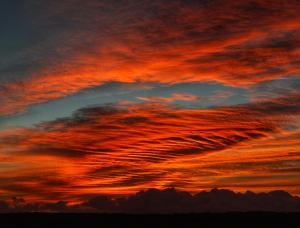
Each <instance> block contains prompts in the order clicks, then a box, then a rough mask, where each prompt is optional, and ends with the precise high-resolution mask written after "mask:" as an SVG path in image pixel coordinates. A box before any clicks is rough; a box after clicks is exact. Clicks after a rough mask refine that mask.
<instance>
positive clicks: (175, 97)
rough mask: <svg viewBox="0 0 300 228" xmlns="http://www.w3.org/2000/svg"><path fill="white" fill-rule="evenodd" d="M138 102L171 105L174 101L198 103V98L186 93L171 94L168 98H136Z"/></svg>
mask: <svg viewBox="0 0 300 228" xmlns="http://www.w3.org/2000/svg"><path fill="white" fill-rule="evenodd" d="M137 98H138V99H139V100H142V101H148V102H166V103H171V102H174V101H198V100H199V99H200V97H199V96H196V95H193V94H187V93H173V94H172V95H171V96H170V97H155V96H154V97H137Z"/></svg>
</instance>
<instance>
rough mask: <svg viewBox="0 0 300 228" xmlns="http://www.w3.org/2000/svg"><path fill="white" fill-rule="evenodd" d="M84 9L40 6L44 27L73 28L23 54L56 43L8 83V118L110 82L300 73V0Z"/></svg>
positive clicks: (238, 79) (253, 78) (232, 80)
mask: <svg viewBox="0 0 300 228" xmlns="http://www.w3.org/2000/svg"><path fill="white" fill-rule="evenodd" d="M36 4H37V5H39V3H35V5H34V6H35V7H36ZM29 6H30V5H29ZM80 6H81V7H78V8H77V7H76V6H75V5H72V4H70V3H69V1H60V3H51V7H46V8H44V7H42V6H40V7H37V8H38V9H39V10H38V12H35V11H33V10H34V9H35V8H34V7H33V8H32V12H35V13H36V14H37V15H38V16H36V14H32V15H33V16H32V17H33V18H32V20H35V21H36V23H37V24H38V26H40V27H46V28H47V26H49V25H48V23H49V21H50V22H51V21H52V20H54V18H55V20H56V19H57V18H63V22H64V23H65V21H68V22H69V23H71V24H70V25H69V24H67V25H68V26H67V25H66V28H65V30H64V32H63V33H62V34H59V35H60V36H58V35H57V34H55V35H53V37H52V36H51V35H50V36H49V41H47V42H45V43H42V44H40V45H39V46H37V47H35V48H33V49H32V50H31V51H28V52H25V53H22V54H23V55H24V56H28V58H29V57H31V56H36V55H38V56H39V55H42V54H41V53H43V51H45V52H46V53H48V52H47V51H48V49H51V47H52V46H51V45H53V44H52V43H55V44H56V45H57V46H55V47H53V48H52V49H55V51H54V54H53V56H52V55H50V54H49V55H50V57H47V58H46V57H44V58H42V60H39V62H38V63H39V64H38V66H39V67H37V69H36V70H34V69H33V70H31V72H30V73H28V75H27V76H26V77H21V79H17V80H15V81H13V82H11V81H10V80H9V79H8V80H7V81H4V83H2V85H1V87H0V94H1V95H2V96H1V98H0V99H1V100H0V102H1V103H2V104H4V105H1V108H0V113H1V114H2V115H3V114H9V113H14V112H17V111H20V110H24V109H26V107H28V105H31V104H36V103H40V102H46V101H48V100H52V99H57V98H60V97H63V96H66V95H69V94H73V93H76V92H78V91H79V90H81V89H84V88H87V87H91V86H97V85H101V84H103V83H105V82H107V81H120V82H134V81H147V82H149V81H151V82H152V81H156V82H162V83H178V82H194V81H212V80H215V81H218V82H222V83H226V84H230V85H235V86H249V85H252V84H256V83H259V82H263V81H268V80H272V79H275V78H282V77H287V76H290V75H295V74H298V73H299V72H300V68H299V45H298V44H299V38H300V35H299V29H300V23H299V21H300V16H299V11H300V4H299V1H297V0H289V1H284V2H283V1H270V0H268V1H261V0H256V1H252V0H251V1H250V0H249V1H248V0H247V1H233V0H226V1H225V2H224V1H220V0H215V1H210V2H206V3H197V2H190V3H184V4H183V3H181V2H180V1H170V2H169V1H167V2H163V3H161V2H160V1H151V2H150V1H146V2H145V3H144V4H141V3H140V1H133V2H131V3H130V4H128V5H126V6H125V5H122V4H119V5H116V4H114V3H102V4H99V3H98V1H89V3H80ZM96 9H101V10H100V11H98V10H96ZM106 12H110V13H109V15H108V14H107V13H106ZM128 12H130V13H128ZM34 16H36V17H38V18H34ZM112 18H114V19H113V20H112ZM37 19H38V20H37ZM72 23H76V28H74V29H73V30H72V28H73V27H74V26H72V25H73V24H72ZM62 26H63V23H62ZM59 38H60V40H57V39H59ZM51 39H53V41H52V42H51ZM43 45H44V46H43ZM49 46H50V47H49ZM45 55H46V54H45ZM21 56H22V55H21ZM42 56H43V55H42ZM40 66H41V67H40ZM30 69H31V68H30ZM19 73H20V74H23V72H19Z"/></svg>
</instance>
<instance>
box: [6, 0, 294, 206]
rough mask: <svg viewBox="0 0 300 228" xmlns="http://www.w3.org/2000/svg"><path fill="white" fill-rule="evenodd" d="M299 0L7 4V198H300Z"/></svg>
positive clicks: (24, 0) (20, 0)
mask: <svg viewBox="0 0 300 228" xmlns="http://www.w3.org/2000/svg"><path fill="white" fill-rule="evenodd" d="M299 12H300V2H299V0H244V1H234V0H198V1H192V0H186V1H183V0H182V1H180V0H172V1H169V0H151V1H150V0H142V1H140V0H126V1H125V0H124V1H123V0H121V1H111V0H101V1H100V0H88V1H81V0H61V1H50V0H44V1H40V0H15V1H10V0H2V1H1V3H0V28H1V34H0V50H1V51H0V200H5V199H7V198H11V197H21V198H22V199H26V200H28V201H30V202H55V201H58V200H64V201H68V202H71V203H79V202H83V201H84V200H88V199H89V198H91V197H94V196H97V195H99V194H101V195H108V196H127V195H130V194H135V193H136V192H139V191H141V190H146V189H149V188H157V189H165V188H170V187H171V188H173V187H175V188H176V189H179V190H181V191H187V192H190V193H196V192H199V191H203V190H210V189H212V188H226V189H231V190H233V191H237V192H239V191H240V192H244V191H247V190H251V191H253V192H269V191H273V190H278V189H280V190H284V191H287V192H289V193H290V194H292V195H295V196H300V178H299V176H300V57H299V56H300V14H299Z"/></svg>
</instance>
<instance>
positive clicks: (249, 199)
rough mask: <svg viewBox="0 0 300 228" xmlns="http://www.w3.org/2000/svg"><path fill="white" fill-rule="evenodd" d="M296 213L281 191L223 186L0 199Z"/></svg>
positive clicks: (159, 210) (110, 208) (104, 208)
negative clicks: (77, 198)
mask: <svg viewBox="0 0 300 228" xmlns="http://www.w3.org/2000/svg"><path fill="white" fill-rule="evenodd" d="M251 211H256V212H300V198H299V197H297V196H292V195H291V194H289V193H288V192H285V191H282V190H276V191H271V192H268V193H254V192H251V191H247V192H245V193H236V192H233V191H231V190H226V189H216V188H215V189H212V190H211V191H202V192H199V193H197V194H195V195H192V194H190V193H188V192H184V191H177V190H176V189H175V188H167V189H164V190H158V189H148V190H146V191H139V192H137V193H136V194H133V195H130V196H128V197H119V198H113V197H111V196H107V195H99V196H96V197H93V198H91V199H89V200H87V201H85V202H83V203H81V204H77V205H70V206H69V205H68V203H67V202H65V201H59V202H57V203H28V202H25V201H24V200H23V199H20V198H15V199H14V200H13V203H8V202H6V201H1V202H0V212H2V213H3V212H6V213H12V212H64V213H73V212H78V213H81V212H84V213H89V212H102V213H126V214H173V213H205V212H211V213H222V212H251Z"/></svg>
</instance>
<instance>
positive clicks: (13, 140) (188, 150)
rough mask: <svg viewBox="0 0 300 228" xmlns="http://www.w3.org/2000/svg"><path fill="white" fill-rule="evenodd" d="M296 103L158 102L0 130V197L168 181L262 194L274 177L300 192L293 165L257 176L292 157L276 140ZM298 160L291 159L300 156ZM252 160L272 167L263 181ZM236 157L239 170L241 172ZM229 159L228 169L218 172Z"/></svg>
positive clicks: (292, 147)
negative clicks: (207, 105) (204, 105)
mask: <svg viewBox="0 0 300 228" xmlns="http://www.w3.org/2000/svg"><path fill="white" fill-rule="evenodd" d="M299 100H300V99H299V94H294V95H293V100H292V101H291V97H283V98H278V99H276V100H275V99H274V100H269V101H266V102H262V103H256V104H249V105H240V106H231V107H223V108H218V109H207V110H206V109H200V110H196V109H183V108H174V107H170V106H166V105H161V104H143V105H132V106H128V107H124V106H123V107H114V106H107V107H94V108H85V109H81V110H79V111H78V112H76V113H75V114H74V115H73V117H70V118H63V119H58V120H56V121H52V122H45V123H42V124H40V125H39V126H37V127H36V128H33V129H19V130H18V129H14V130H12V131H7V132H2V133H1V135H0V149H1V151H3V152H2V155H1V156H3V157H2V159H1V160H2V162H3V163H7V164H10V166H8V167H7V168H5V167H6V166H3V167H4V168H3V172H2V175H1V179H2V180H4V181H3V182H2V183H1V191H2V193H5V194H17V195H18V194H21V195H25V196H28V197H33V198H35V199H41V198H43V197H45V198H46V199H54V198H55V197H56V199H57V198H60V199H62V200H63V199H66V198H72V199H73V200H76V199H78V198H82V197H85V195H89V194H94V193H95V192H97V193H101V192H102V193H109V194H116V193H118V194H120V193H121V194H127V193H130V192H134V191H136V190H139V189H142V188H148V187H159V188H161V187H163V186H172V185H174V186H177V187H179V188H184V189H186V190H191V191H194V190H195V189H199V188H210V187H211V186H213V185H216V186H222V184H224V185H229V186H228V187H230V186H231V187H232V186H234V188H236V189H239V188H242V189H243V188H244V189H247V188H249V186H250V187H253V188H257V189H260V188H261V189H268V188H271V186H276V183H278V181H280V183H281V184H282V185H283V186H281V188H284V189H289V188H291V187H296V188H297V186H295V185H292V184H291V182H293V180H294V179H293V178H295V169H294V171H293V169H292V168H293V167H292V166H293V165H292V164H290V165H287V166H286V168H287V169H290V170H289V171H288V170H287V171H284V170H281V171H280V170H278V177H277V179H276V178H269V179H268V181H269V182H266V181H265V182H263V180H264V178H267V177H266V175H272V174H270V173H272V172H273V171H274V170H272V169H271V168H270V167H272V164H271V163H270V160H273V161H274V159H276V163H277V164H279V163H278V162H288V159H291V156H292V155H288V154H286V155H285V157H282V156H283V155H282V153H283V152H282V151H281V150H280V149H279V147H278V146H276V145H275V144H274V143H275V142H276V140H275V142H274V140H272V137H273V136H274V135H276V134H280V133H281V134H285V131H284V128H285V127H288V125H287V124H288V123H289V120H290V119H291V118H292V117H293V116H298V115H299V113H300V108H299V107H300V105H299ZM254 140H256V143H255V144H254V143H252V142H253V141H254ZM260 140H271V142H269V143H270V148H271V149H268V148H265V149H264V151H262V148H259V149H257V150H253V149H251V147H254V146H255V145H259V144H258V143H257V142H260ZM293 140H294V141H293ZM295 140H296V141H297V140H298V138H297V137H296V139H293V138H292V137H289V140H285V142H286V143H288V141H290V142H289V143H288V145H289V147H288V149H287V150H286V151H287V152H284V153H296V152H297V150H298V149H299V146H300V145H299V144H297V143H296V144H295ZM266 145H267V144H266ZM245 146H249V147H250V148H248V149H247V148H246V149H245V148H244V149H241V151H245V153H242V152H241V153H238V152H235V149H236V148H238V147H245ZM268 150H270V151H268ZM257 151H259V152H260V153H258V152H257ZM216 152H218V153H216ZM272 153H273V158H272V157H271V155H270V154H272ZM219 154H220V155H219ZM263 156H265V157H263ZM295 156H296V157H295ZM295 156H294V160H295V161H296V158H299V154H298V155H295ZM243 157H244V158H247V159H246V160H245V161H244V160H243ZM253 159H256V160H257V161H258V163H260V162H265V164H267V163H266V162H269V163H268V164H269V165H267V170H265V171H264V173H265V174H264V175H265V176H262V173H256V172H258V170H259V168H258V167H263V166H260V164H256V165H255V167H256V168H254V165H253V164H252V163H249V164H247V163H246V161H247V162H250V161H251V160H253ZM234 161H235V162H236V163H238V165H240V168H238V169H237V170H238V172H239V174H237V173H236V172H235V171H234V170H235V166H234ZM225 163H227V164H229V163H232V166H229V168H228V169H227V171H226V172H225V173H224V172H223V171H222V170H224V169H225V170H226V164H225ZM238 165H236V167H238ZM242 167H250V168H245V169H244V168H242ZM251 167H252V168H251ZM295 167H297V164H295V166H294V168H295ZM285 172H287V173H288V175H289V176H287V175H286V176H284V175H283V174H284V173H285ZM241 176H243V177H241ZM250 177H251V178H252V179H251V178H250ZM230 178H232V179H230ZM243 178H244V179H243ZM283 178H286V180H285V181H283ZM245 180H247V181H245ZM251 180H252V181H251ZM260 181H262V182H261V183H260ZM233 182H234V183H233ZM239 183H240V185H239ZM288 186H290V187H288ZM35 189H37V190H35ZM40 189H42V190H40ZM74 189H76V191H74ZM38 191H42V192H38Z"/></svg>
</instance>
